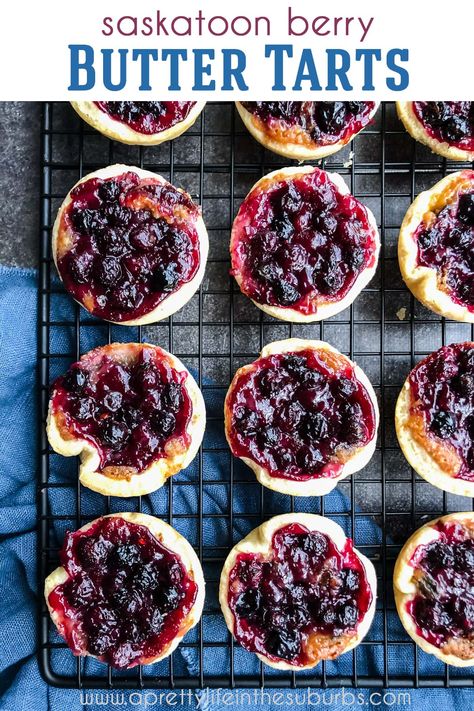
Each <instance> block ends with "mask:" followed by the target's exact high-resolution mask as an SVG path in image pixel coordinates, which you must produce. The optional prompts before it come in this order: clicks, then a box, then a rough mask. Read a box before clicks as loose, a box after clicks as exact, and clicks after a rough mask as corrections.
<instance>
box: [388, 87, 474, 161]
mask: <svg viewBox="0 0 474 711" xmlns="http://www.w3.org/2000/svg"><path fill="white" fill-rule="evenodd" d="M397 113H398V117H399V119H400V120H401V122H402V123H403V125H404V126H405V128H406V130H407V131H408V133H409V134H410V136H411V137H412V138H414V139H415V141H418V142H419V143H423V144H424V145H425V146H428V148H430V149H431V150H432V151H433V153H437V154H438V155H439V156H442V157H443V158H447V159H448V160H453V161H472V160H474V151H468V150H466V149H464V148H458V147H457V146H453V145H452V144H451V143H448V142H447V141H440V140H438V139H437V138H434V137H433V136H430V134H429V133H428V131H427V129H426V128H425V126H424V125H423V124H422V123H421V121H419V119H418V117H417V115H416V114H415V112H414V111H413V101H397Z"/></svg>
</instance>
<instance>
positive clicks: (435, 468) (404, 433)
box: [395, 366, 474, 497]
mask: <svg viewBox="0 0 474 711" xmlns="http://www.w3.org/2000/svg"><path fill="white" fill-rule="evenodd" d="M416 367H418V366H415V368H416ZM410 375H411V372H410V373H409V375H408V377H407V379H406V380H405V382H404V384H403V387H402V389H401V391H400V394H399V396H398V399H397V404H396V406H395V431H396V434H397V439H398V443H399V445H400V448H401V450H402V452H403V454H404V456H405V459H406V460H407V462H408V464H409V465H410V466H411V467H412V468H413V469H414V470H415V471H416V473H417V474H419V476H421V477H422V478H423V479H425V480H426V481H427V482H429V483H430V484H432V485H433V486H436V487H438V489H442V490H443V491H447V492H449V493H450V494H456V495H457V496H470V497H474V482H469V481H466V480H465V479H461V478H459V477H456V476H453V475H451V474H449V473H448V472H447V471H445V470H444V469H443V468H442V467H441V466H440V465H439V464H438V462H437V461H436V460H435V459H434V457H432V456H431V454H430V453H429V452H427V450H426V449H425V448H424V447H423V446H422V445H421V443H419V442H418V441H417V440H416V439H415V438H414V437H413V436H412V434H411V431H410V426H409V424H408V423H409V420H410V416H411V412H410V410H411V401H412V397H411V385H410Z"/></svg>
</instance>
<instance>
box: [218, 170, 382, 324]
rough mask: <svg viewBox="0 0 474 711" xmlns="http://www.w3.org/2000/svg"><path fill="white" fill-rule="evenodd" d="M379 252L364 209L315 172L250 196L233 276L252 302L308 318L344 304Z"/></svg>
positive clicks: (235, 244)
mask: <svg viewBox="0 0 474 711" xmlns="http://www.w3.org/2000/svg"><path fill="white" fill-rule="evenodd" d="M376 252H377V249H376V234H375V229H374V228H373V227H372V225H371V224H370V222H369V218H368V214H367V210H366V208H365V207H364V206H363V205H362V204H361V203H360V202H359V201H358V200H356V198H354V197H353V196H352V195H350V194H345V195H343V194H342V193H341V192H339V190H338V189H337V188H336V186H335V185H334V184H333V183H332V181H331V180H330V179H329V177H328V174H327V173H325V172H324V171H322V170H319V169H318V168H315V169H314V170H313V171H312V172H311V173H304V174H301V175H298V176H295V177H287V178H283V179H281V180H279V181H277V182H275V183H273V184H272V185H271V186H270V187H269V188H268V189H262V188H260V187H257V188H256V189H255V190H253V191H252V192H251V193H250V195H249V196H248V197H247V198H246V200H245V201H244V202H243V204H242V206H241V208H240V210H239V213H238V215H237V218H236V220H235V223H234V228H233V236H232V244H231V254H232V269H233V273H234V275H235V276H237V278H238V279H239V283H240V285H241V289H242V291H243V292H244V293H245V294H246V295H247V296H249V297H250V298H251V299H253V300H254V301H256V302H257V303H260V304H267V305H271V306H279V307H291V308H293V309H296V310H297V311H300V312H301V313H304V314H313V313H316V312H317V310H318V305H320V304H323V303H328V302H333V301H340V300H341V299H342V298H344V296H345V295H346V294H347V293H348V291H349V290H350V289H351V287H352V286H353V285H354V283H355V281H356V279H357V278H358V277H359V275H360V274H361V272H362V271H363V270H364V269H366V268H370V267H373V266H374V264H375V261H376Z"/></svg>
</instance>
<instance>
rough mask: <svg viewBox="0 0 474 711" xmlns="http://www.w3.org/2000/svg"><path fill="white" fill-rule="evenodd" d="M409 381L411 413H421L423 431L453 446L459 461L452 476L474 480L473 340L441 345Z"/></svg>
mask: <svg viewBox="0 0 474 711" xmlns="http://www.w3.org/2000/svg"><path fill="white" fill-rule="evenodd" d="M409 382H410V387H411V414H412V415H415V416H416V415H421V416H422V417H423V421H424V428H423V430H424V432H423V434H424V433H425V432H426V433H427V434H428V437H429V438H430V439H434V440H435V442H436V443H439V444H441V445H442V446H447V447H448V448H451V449H452V450H454V452H455V453H456V455H457V458H458V459H459V461H460V463H461V464H460V467H459V470H458V471H457V472H452V475H453V476H455V477H459V478H460V479H465V480H466V481H474V343H462V344H454V345H450V346H444V347H443V348H440V349H439V350H438V351H436V352H435V353H432V354H431V355H430V356H428V358H426V359H425V360H423V361H422V362H421V363H419V365H417V366H416V368H415V369H414V370H413V371H412V372H411V374H410V376H409ZM450 473H451V472H450Z"/></svg>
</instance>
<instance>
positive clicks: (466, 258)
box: [414, 173, 474, 311]
mask: <svg viewBox="0 0 474 711" xmlns="http://www.w3.org/2000/svg"><path fill="white" fill-rule="evenodd" d="M473 178H474V173H473ZM414 239H415V240H416V243H417V245H418V265H419V266H423V267H429V268H431V269H436V271H437V273H438V283H439V285H440V288H441V289H443V290H445V291H447V292H448V293H449V294H450V296H451V298H452V299H453V300H454V301H455V302H457V303H459V304H461V305H463V306H466V307H467V308H468V309H469V311H474V190H472V189H471V191H468V192H463V193H461V194H460V195H459V196H458V198H457V199H456V200H454V202H452V203H450V204H448V205H446V206H445V207H443V209H442V210H440V212H439V213H438V214H437V215H436V219H435V220H434V221H433V222H430V224H424V223H422V224H420V225H419V227H418V228H417V230H416V231H415V234H414Z"/></svg>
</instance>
